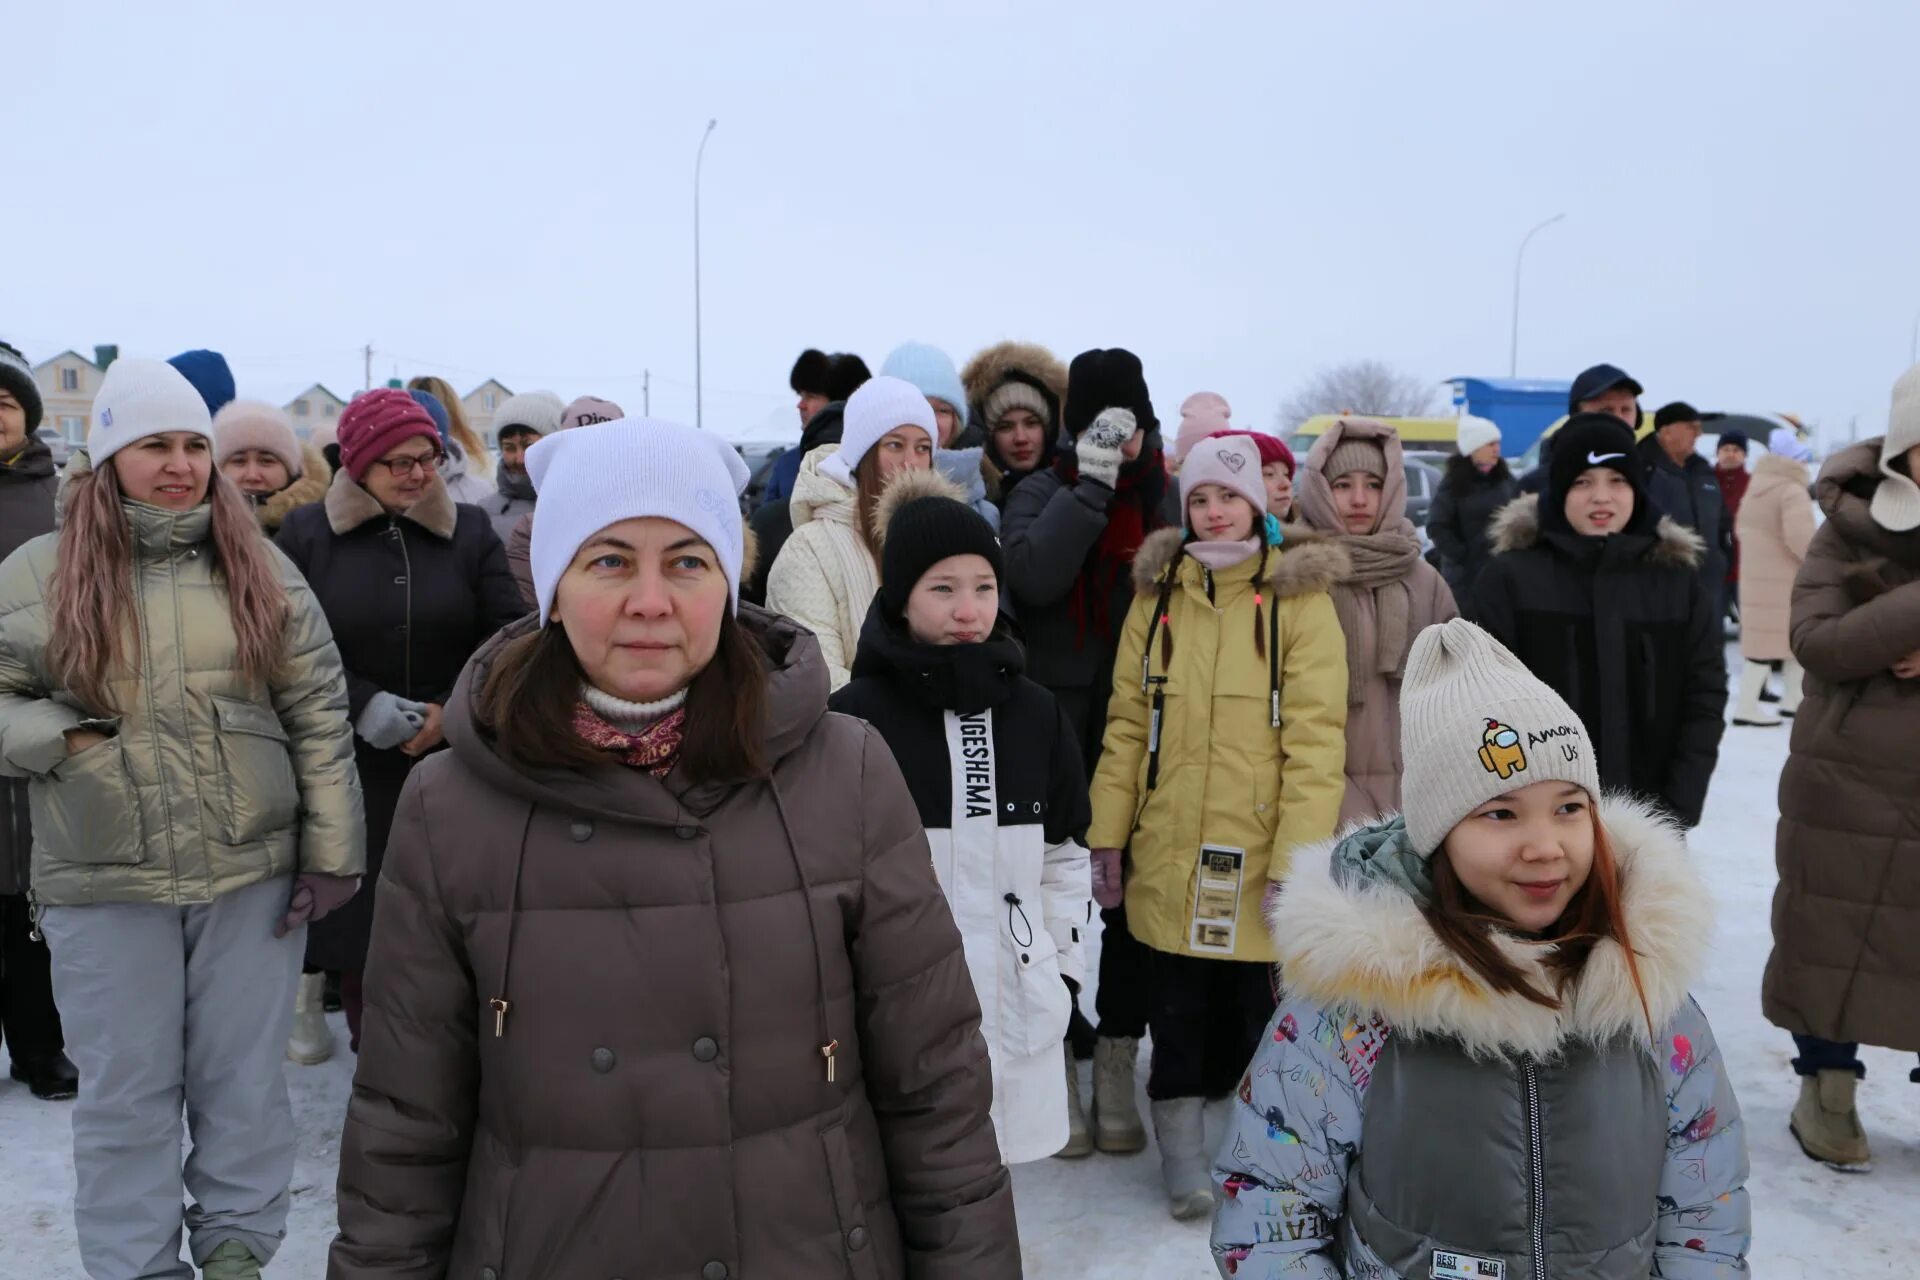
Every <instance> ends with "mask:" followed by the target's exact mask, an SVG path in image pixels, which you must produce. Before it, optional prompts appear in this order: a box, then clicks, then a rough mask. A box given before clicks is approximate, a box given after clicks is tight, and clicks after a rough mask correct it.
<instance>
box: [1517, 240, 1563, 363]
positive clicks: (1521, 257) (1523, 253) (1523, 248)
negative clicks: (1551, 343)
mask: <svg viewBox="0 0 1920 1280" xmlns="http://www.w3.org/2000/svg"><path fill="white" fill-rule="evenodd" d="M1566 216H1567V215H1566V214H1564V213H1556V214H1554V215H1553V216H1552V217H1551V218H1548V219H1547V220H1546V221H1545V222H1543V223H1541V224H1540V225H1539V226H1537V227H1535V228H1534V229H1533V230H1531V231H1529V232H1527V234H1526V235H1524V236H1522V237H1521V239H1520V251H1519V252H1518V253H1516V254H1514V255H1513V349H1512V351H1511V352H1510V353H1509V355H1508V357H1507V376H1508V377H1509V378H1517V377H1519V376H1520V264H1521V262H1522V261H1523V260H1524V259H1525V258H1526V256H1527V242H1528V241H1530V240H1532V239H1533V238H1534V237H1535V236H1537V235H1539V234H1540V233H1541V232H1542V231H1545V230H1546V229H1547V228H1548V227H1550V226H1552V225H1553V224H1554V223H1556V222H1558V221H1560V220H1561V219H1562V218H1564V217H1566Z"/></svg>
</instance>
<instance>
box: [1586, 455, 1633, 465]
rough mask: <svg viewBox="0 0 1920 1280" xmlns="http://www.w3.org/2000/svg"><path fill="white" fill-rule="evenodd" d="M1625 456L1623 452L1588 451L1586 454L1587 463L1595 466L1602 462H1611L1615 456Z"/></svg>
mask: <svg viewBox="0 0 1920 1280" xmlns="http://www.w3.org/2000/svg"><path fill="white" fill-rule="evenodd" d="M1626 456H1627V455H1626V454H1624V453H1590V454H1588V455H1587V465H1588V466H1590V467H1597V466H1599V465H1600V464H1601V463H1603V462H1612V461H1613V460H1614V459H1615V458H1624V457H1626Z"/></svg>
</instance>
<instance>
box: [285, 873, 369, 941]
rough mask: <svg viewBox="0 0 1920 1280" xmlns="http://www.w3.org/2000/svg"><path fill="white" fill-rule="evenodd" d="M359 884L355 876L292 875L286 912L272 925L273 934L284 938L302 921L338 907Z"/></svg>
mask: <svg viewBox="0 0 1920 1280" xmlns="http://www.w3.org/2000/svg"><path fill="white" fill-rule="evenodd" d="M359 888H360V877H359V876H323V875H316V874H314V873H312V872H303V873H301V874H300V875H297V876H295V877H294V878H293V900H292V901H291V902H289V903H288V904H287V914H286V915H284V916H282V917H281V918H280V923H279V924H277V925H275V926H274V927H273V936H274V937H276V938H284V937H286V936H287V935H288V934H290V933H292V932H293V931H294V930H295V929H298V928H300V927H301V926H302V925H306V924H311V923H313V922H314V921H315V920H318V919H320V918H321V917H322V916H324V915H327V914H328V913H329V912H332V911H337V910H339V909H340V908H341V907H344V906H346V905H347V901H348V899H350V898H352V897H353V895H354V893H355V892H356V891H357V890H358V889H359Z"/></svg>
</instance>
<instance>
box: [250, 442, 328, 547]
mask: <svg viewBox="0 0 1920 1280" xmlns="http://www.w3.org/2000/svg"><path fill="white" fill-rule="evenodd" d="M332 480H333V468H332V467H330V466H328V465H327V455H326V454H324V453H322V452H320V450H318V449H317V448H315V447H314V446H313V444H312V443H311V442H309V443H306V444H303V445H301V446H300V475H299V478H298V479H296V480H295V481H294V482H293V483H292V484H290V485H288V486H287V487H286V488H284V489H282V490H281V491H280V492H278V493H276V494H273V495H272V496H271V497H269V498H268V499H267V500H266V501H265V502H263V503H261V504H260V507H259V513H260V523H261V525H263V526H264V527H265V528H266V531H267V532H268V533H269V534H271V533H273V532H274V531H275V530H277V529H278V528H279V527H280V526H281V524H283V523H284V522H285V521H286V518H287V516H288V514H289V513H290V512H292V511H294V510H296V509H297V508H300V507H310V506H312V505H313V504H314V503H316V502H323V501H325V500H326V496H327V486H328V485H329V484H330V483H331V482H332Z"/></svg>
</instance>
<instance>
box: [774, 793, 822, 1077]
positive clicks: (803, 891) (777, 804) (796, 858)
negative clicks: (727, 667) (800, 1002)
mask: <svg viewBox="0 0 1920 1280" xmlns="http://www.w3.org/2000/svg"><path fill="white" fill-rule="evenodd" d="M767 790H769V791H770V792H772V793H773V811H774V812H775V813H777V814H779V815H780V832H781V834H782V835H784V836H785V837H786V843H787V856H788V857H789V858H791V859H793V870H794V873H795V874H796V875H798V876H799V877H800V896H801V899H802V900H803V902H804V904H805V906H806V909H807V932H808V933H809V934H810V935H811V936H812V938H813V968H814V974H815V976H816V978H817V980H818V981H819V984H820V1008H819V1010H818V1013H819V1018H820V1056H821V1057H822V1058H825V1059H826V1060H827V1083H828V1084H834V1083H836V1081H835V1078H834V1077H835V1063H834V1055H835V1054H836V1053H838V1052H839V1051H840V1041H839V1040H837V1039H835V1038H834V1035H833V1031H832V1029H831V1028H830V1027H829V1026H828V1022H827V961H826V953H825V952H823V951H821V949H820V924H819V922H818V921H816V920H815V919H814V918H813V882H812V881H810V880H808V879H807V868H806V864H805V863H803V862H802V861H801V859H800V845H799V842H798V841H796V840H795V839H794V838H793V823H792V822H791V821H789V820H788V818H787V804H786V801H785V800H783V799H781V796H780V784H779V783H778V782H776V781H774V778H773V775H772V774H771V773H769V774H768V775H767Z"/></svg>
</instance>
